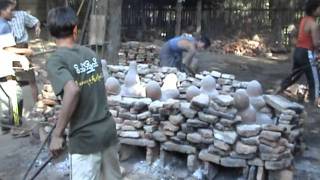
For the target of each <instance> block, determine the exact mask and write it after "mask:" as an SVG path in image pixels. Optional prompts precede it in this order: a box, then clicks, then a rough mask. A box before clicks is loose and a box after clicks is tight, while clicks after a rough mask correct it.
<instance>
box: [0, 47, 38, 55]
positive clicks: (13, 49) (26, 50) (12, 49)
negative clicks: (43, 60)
mask: <svg viewBox="0 0 320 180" xmlns="http://www.w3.org/2000/svg"><path fill="white" fill-rule="evenodd" d="M5 50H6V51H8V52H12V53H15V54H20V55H26V56H31V55H32V54H33V51H32V49H29V48H16V47H7V48H5Z"/></svg>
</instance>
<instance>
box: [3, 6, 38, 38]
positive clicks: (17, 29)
mask: <svg viewBox="0 0 320 180" xmlns="http://www.w3.org/2000/svg"><path fill="white" fill-rule="evenodd" d="M12 14H13V17H12V19H11V20H10V21H9V22H8V23H9V24H10V27H11V28H12V33H13V35H14V37H15V38H16V41H17V43H27V42H28V40H29V36H28V31H27V29H26V28H33V27H35V25H36V24H37V23H38V22H39V20H38V19H37V18H36V17H34V16H32V15H30V14H29V13H27V12H26V11H13V12H12Z"/></svg>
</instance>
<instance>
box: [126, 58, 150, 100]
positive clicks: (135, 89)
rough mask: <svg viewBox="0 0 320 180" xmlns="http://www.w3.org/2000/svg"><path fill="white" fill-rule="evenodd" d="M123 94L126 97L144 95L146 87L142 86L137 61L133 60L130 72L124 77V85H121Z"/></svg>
mask: <svg viewBox="0 0 320 180" xmlns="http://www.w3.org/2000/svg"><path fill="white" fill-rule="evenodd" d="M121 95H122V96H126V97H144V96H145V89H144V87H143V86H141V83H140V78H139V75H138V73H137V63H136V62H134V61H132V62H130V65H129V70H128V73H127V74H126V76H125V78H124V85H123V86H122V87H121Z"/></svg>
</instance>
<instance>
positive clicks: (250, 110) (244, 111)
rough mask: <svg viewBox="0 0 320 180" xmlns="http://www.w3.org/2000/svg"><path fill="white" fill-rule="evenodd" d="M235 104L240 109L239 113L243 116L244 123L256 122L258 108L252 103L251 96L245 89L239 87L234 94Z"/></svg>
mask: <svg viewBox="0 0 320 180" xmlns="http://www.w3.org/2000/svg"><path fill="white" fill-rule="evenodd" d="M234 106H235V108H237V110H238V114H239V115H240V116H241V118H242V121H243V122H244V123H255V122H256V114H257V112H256V110H255V109H254V107H253V106H252V105H251V104H250V100H249V96H248V94H247V92H246V91H245V90H243V89H239V90H237V91H236V92H235V94H234Z"/></svg>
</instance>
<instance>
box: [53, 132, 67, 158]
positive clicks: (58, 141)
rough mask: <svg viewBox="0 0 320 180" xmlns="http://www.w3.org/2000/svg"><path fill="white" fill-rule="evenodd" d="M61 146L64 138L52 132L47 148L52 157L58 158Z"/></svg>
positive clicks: (61, 149)
mask: <svg viewBox="0 0 320 180" xmlns="http://www.w3.org/2000/svg"><path fill="white" fill-rule="evenodd" d="M63 144H64V138H63V137H62V136H58V135H55V134H54V132H53V133H52V136H51V143H50V147H49V149H50V152H51V153H52V155H53V157H58V156H59V155H60V154H61V153H62V151H63Z"/></svg>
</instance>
